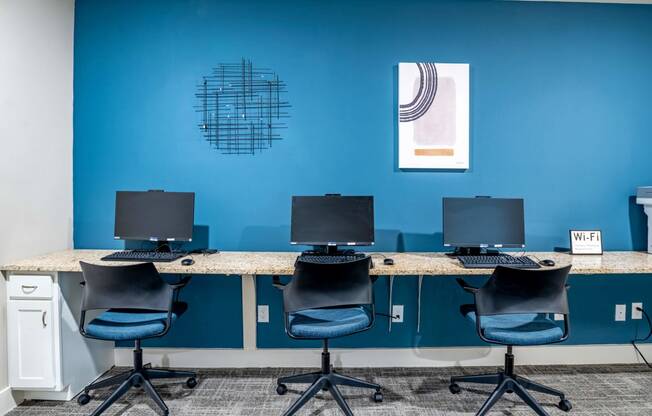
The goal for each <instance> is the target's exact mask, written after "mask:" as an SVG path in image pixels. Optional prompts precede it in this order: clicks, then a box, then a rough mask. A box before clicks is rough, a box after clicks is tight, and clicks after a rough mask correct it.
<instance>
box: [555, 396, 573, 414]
mask: <svg viewBox="0 0 652 416" xmlns="http://www.w3.org/2000/svg"><path fill="white" fill-rule="evenodd" d="M558 406H559V408H560V409H561V410H563V411H564V412H570V411H571V409H572V408H573V405H572V404H571V402H570V401H568V400H566V399H564V400H562V401H560V402H559V404H558Z"/></svg>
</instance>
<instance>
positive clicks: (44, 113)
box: [0, 0, 74, 414]
mask: <svg viewBox="0 0 652 416" xmlns="http://www.w3.org/2000/svg"><path fill="white" fill-rule="evenodd" d="M73 29H74V0H0V264H2V263H4V262H6V261H9V260H12V259H19V258H21V257H27V256H31V255H35V254H40V253H45V252H50V251H54V250H60V249H65V248H69V247H71V246H72V99H73V98H72V97H73V90H72V87H73V85H72V82H73ZM4 285H5V282H4V279H0V414H4V412H5V411H6V410H8V409H7V408H6V407H7V406H11V405H12V403H11V401H12V400H11V396H10V394H9V390H8V389H7V371H6V370H7V363H6V356H7V354H6V345H5V340H6V332H5V319H6V304H5V287H4ZM3 407H4V408H3Z"/></svg>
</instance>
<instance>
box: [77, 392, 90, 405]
mask: <svg viewBox="0 0 652 416" xmlns="http://www.w3.org/2000/svg"><path fill="white" fill-rule="evenodd" d="M90 401H91V396H89V395H88V393H82V394H80V395H79V397H77V403H79V405H80V406H85V405H87V404H88V403H90Z"/></svg>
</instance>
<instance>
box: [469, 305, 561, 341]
mask: <svg viewBox="0 0 652 416" xmlns="http://www.w3.org/2000/svg"><path fill="white" fill-rule="evenodd" d="M465 316H466V317H467V318H468V319H469V320H471V321H472V322H473V323H475V322H476V319H477V317H476V314H475V311H469V312H468V313H467V314H466V315H465ZM480 327H481V328H482V330H483V334H484V336H485V337H486V338H487V339H489V340H491V341H495V342H498V343H501V344H507V345H543V344H551V343H554V342H558V341H559V340H561V339H562V338H563V336H564V331H563V330H562V328H560V327H559V326H558V325H557V324H556V323H555V322H554V321H553V320H551V319H550V318H548V317H547V315H545V314H537V313H524V314H506V315H491V316H483V317H481V319H480Z"/></svg>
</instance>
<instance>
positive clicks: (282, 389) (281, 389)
mask: <svg viewBox="0 0 652 416" xmlns="http://www.w3.org/2000/svg"><path fill="white" fill-rule="evenodd" d="M287 392H288V386H286V385H285V384H279V385H278V386H276V394H278V395H279V396H282V395H284V394H285V393H287Z"/></svg>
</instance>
